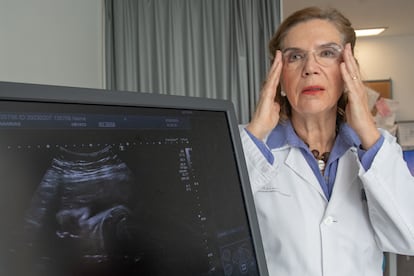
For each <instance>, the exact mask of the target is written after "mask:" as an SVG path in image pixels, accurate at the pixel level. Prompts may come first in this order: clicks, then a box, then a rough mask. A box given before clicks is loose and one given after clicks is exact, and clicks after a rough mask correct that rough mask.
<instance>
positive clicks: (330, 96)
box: [281, 19, 344, 116]
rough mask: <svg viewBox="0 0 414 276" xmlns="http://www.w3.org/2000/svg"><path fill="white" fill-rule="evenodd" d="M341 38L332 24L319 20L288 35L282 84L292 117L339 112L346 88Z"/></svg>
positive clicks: (308, 22) (302, 24) (293, 29)
mask: <svg viewBox="0 0 414 276" xmlns="http://www.w3.org/2000/svg"><path fill="white" fill-rule="evenodd" d="M341 38H342V37H341V34H340V33H339V31H338V30H337V29H336V28H335V26H334V25H333V24H332V23H330V22H329V21H326V20H320V19H313V20H310V21H307V22H304V23H299V24H298V25H296V26H294V27H293V28H291V29H290V30H289V32H288V33H287V36H286V37H285V39H284V41H283V46H284V49H282V53H283V71H282V83H281V84H282V90H283V91H284V92H285V93H286V94H287V97H288V100H289V102H290V105H291V106H292V115H293V116H295V113H296V114H300V115H303V116H304V115H317V114H324V113H325V114H329V113H333V114H335V113H336V104H337V102H338V99H339V98H340V96H341V94H342V91H343V88H344V84H343V80H342V76H341V72H340V68H339V64H340V62H341V61H342V50H343V46H342V39H341Z"/></svg>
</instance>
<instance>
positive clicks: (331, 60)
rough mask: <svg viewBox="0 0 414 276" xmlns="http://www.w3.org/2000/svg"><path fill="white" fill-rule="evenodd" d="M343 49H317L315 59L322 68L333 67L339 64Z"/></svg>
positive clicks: (329, 47) (331, 47)
mask: <svg viewBox="0 0 414 276" xmlns="http://www.w3.org/2000/svg"><path fill="white" fill-rule="evenodd" d="M341 52H342V51H341V49H340V48H339V47H334V46H327V47H322V48H320V49H317V50H316V51H315V58H316V60H317V61H318V63H319V64H320V65H322V66H331V65H334V64H336V63H337V62H338V60H339V58H340V56H341Z"/></svg>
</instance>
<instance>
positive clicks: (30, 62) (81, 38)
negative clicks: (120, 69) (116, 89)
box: [0, 0, 104, 88]
mask: <svg viewBox="0 0 414 276" xmlns="http://www.w3.org/2000/svg"><path fill="white" fill-rule="evenodd" d="M0 7H1V8H0V38H1V40H0V81H13V82H29V83H41V84H53V85H67V86H79V87H89V88H103V87H104V85H103V80H104V77H103V75H104V74H103V42H102V37H103V35H102V34H103V23H102V22H103V19H102V8H103V2H102V0H86V1H85V0H36V1H32V0H29V1H28V0H0Z"/></svg>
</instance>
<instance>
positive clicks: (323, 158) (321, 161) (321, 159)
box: [311, 150, 330, 174]
mask: <svg viewBox="0 0 414 276" xmlns="http://www.w3.org/2000/svg"><path fill="white" fill-rule="evenodd" d="M311 152H312V154H313V157H315V159H316V161H317V162H318V167H319V170H320V171H321V173H322V174H323V173H324V171H325V165H326V162H328V159H329V154H330V152H329V151H328V152H324V153H322V154H319V151H318V150H312V151H311Z"/></svg>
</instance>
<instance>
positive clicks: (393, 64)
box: [355, 36, 414, 121]
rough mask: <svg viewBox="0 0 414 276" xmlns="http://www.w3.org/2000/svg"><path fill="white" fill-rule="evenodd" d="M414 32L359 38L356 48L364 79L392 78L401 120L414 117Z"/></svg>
mask: <svg viewBox="0 0 414 276" xmlns="http://www.w3.org/2000/svg"><path fill="white" fill-rule="evenodd" d="M413 49H414V36H379V37H375V38H358V40H357V46H356V49H355V54H356V57H357V58H358V61H359V63H360V65H361V71H362V74H363V77H364V78H365V79H371V80H374V79H388V78H391V79H392V85H393V88H392V89H393V98H394V99H395V100H397V101H398V102H399V111H398V113H397V121H398V120H414V108H413V103H414V54H413V53H412V51H413Z"/></svg>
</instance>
